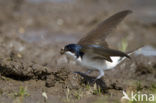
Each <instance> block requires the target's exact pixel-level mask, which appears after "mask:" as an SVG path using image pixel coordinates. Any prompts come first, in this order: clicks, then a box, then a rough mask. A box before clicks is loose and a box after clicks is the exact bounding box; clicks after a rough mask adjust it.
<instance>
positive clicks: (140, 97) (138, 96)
mask: <svg viewBox="0 0 156 103" xmlns="http://www.w3.org/2000/svg"><path fill="white" fill-rule="evenodd" d="M122 93H123V97H122V99H127V100H129V101H150V102H152V101H155V95H154V94H142V93H141V92H137V93H134V92H133V91H132V92H131V93H130V95H128V94H127V93H126V92H125V91H123V92H122Z"/></svg>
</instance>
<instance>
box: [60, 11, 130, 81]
mask: <svg viewBox="0 0 156 103" xmlns="http://www.w3.org/2000/svg"><path fill="white" fill-rule="evenodd" d="M131 12H132V11H130V10H124V11H121V12H118V13H116V14H114V15H112V16H111V17H109V18H108V19H106V20H104V21H102V22H101V23H99V24H98V25H97V26H96V27H95V28H93V29H92V30H91V31H90V32H88V33H87V35H86V36H84V37H83V38H82V39H80V40H79V41H78V43H73V44H68V45H65V46H64V48H63V49H61V51H60V53H61V54H65V55H66V56H67V57H68V58H70V59H71V60H74V61H75V62H76V63H77V64H80V65H81V66H84V67H87V68H88V71H87V72H86V74H89V73H91V72H92V71H95V70H98V71H99V75H98V76H97V77H96V79H95V81H96V80H97V79H100V78H101V77H103V76H104V70H107V69H112V68H114V67H115V66H117V65H118V64H120V63H121V62H122V61H123V60H124V59H125V58H130V57H129V55H128V54H126V53H124V52H122V51H119V50H114V49H111V48H109V46H108V44H107V42H106V40H105V39H106V37H107V35H109V34H110V33H111V32H112V31H113V30H114V29H115V28H116V27H117V25H118V24H119V23H120V22H121V21H122V20H123V19H124V18H125V17H126V16H127V15H128V14H130V13H131Z"/></svg>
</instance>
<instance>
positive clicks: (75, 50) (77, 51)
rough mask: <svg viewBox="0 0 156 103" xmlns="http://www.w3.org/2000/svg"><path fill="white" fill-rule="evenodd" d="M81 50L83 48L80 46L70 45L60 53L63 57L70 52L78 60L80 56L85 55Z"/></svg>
mask: <svg viewBox="0 0 156 103" xmlns="http://www.w3.org/2000/svg"><path fill="white" fill-rule="evenodd" d="M81 48H82V47H81V46H80V45H78V44H68V45H65V47H64V48H62V49H61V51H60V53H61V54H62V55H63V54H65V53H66V52H70V53H72V54H74V55H75V56H76V57H77V58H78V57H79V56H82V55H83V53H82V52H81Z"/></svg>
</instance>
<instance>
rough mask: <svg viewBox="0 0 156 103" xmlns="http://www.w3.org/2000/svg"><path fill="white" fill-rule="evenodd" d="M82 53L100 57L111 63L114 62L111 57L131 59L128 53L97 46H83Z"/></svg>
mask: <svg viewBox="0 0 156 103" xmlns="http://www.w3.org/2000/svg"><path fill="white" fill-rule="evenodd" d="M81 51H82V52H84V53H88V54H93V55H96V57H97V58H98V57H100V58H103V59H105V60H107V61H109V62H112V60H111V58H110V57H111V56H120V57H127V58H130V57H129V56H128V55H127V54H126V53H123V52H121V51H118V50H114V49H109V48H104V47H100V46H97V45H87V46H83V47H82V49H81Z"/></svg>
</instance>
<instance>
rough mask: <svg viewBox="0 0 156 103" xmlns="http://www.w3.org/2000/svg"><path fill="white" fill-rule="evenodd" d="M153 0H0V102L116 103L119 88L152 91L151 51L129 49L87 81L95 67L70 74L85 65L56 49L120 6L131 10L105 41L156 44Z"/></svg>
mask: <svg viewBox="0 0 156 103" xmlns="http://www.w3.org/2000/svg"><path fill="white" fill-rule="evenodd" d="M155 5H156V2H155V0H129V1H128V0H124V1H123V0H116V1H114V0H45V1H44V0H0V75H1V76H0V103H68V102H69V103H75V102H76V103H80V102H81V103H82V102H84V103H89V102H90V103H91V102H93V103H103V102H106V103H119V102H124V101H122V100H121V97H122V91H123V90H125V91H126V92H127V93H130V92H131V91H135V92H136V93H137V92H138V91H141V92H142V93H156V55H150V56H146V55H143V54H139V55H138V54H135V53H133V54H132V55H131V58H132V59H131V60H128V59H127V60H125V61H123V63H121V64H120V65H118V66H117V67H116V68H115V69H113V70H108V71H106V72H105V76H104V77H103V78H102V80H98V81H97V82H96V84H92V83H90V80H91V79H92V78H94V77H92V76H96V75H97V72H95V73H93V74H91V75H92V76H86V75H84V74H83V73H79V74H74V73H73V72H74V71H80V72H85V69H84V68H82V67H79V66H77V65H74V64H73V63H69V64H68V63H67V60H66V58H65V56H61V55H60V54H59V51H60V48H62V47H63V46H64V45H65V44H68V43H76V42H77V41H78V40H79V39H80V38H81V37H83V36H84V35H85V33H86V32H88V31H89V30H90V29H91V28H92V27H93V26H95V25H96V24H97V23H99V22H100V21H102V20H104V19H106V18H107V17H108V16H110V15H112V14H113V13H116V12H118V11H121V10H125V9H130V10H132V11H133V13H132V14H130V15H129V16H128V17H127V18H126V19H125V20H124V21H123V22H122V23H121V24H120V25H119V26H118V28H117V30H116V31H115V32H113V33H112V34H111V35H109V37H108V38H107V41H108V42H109V44H110V47H111V48H115V49H120V50H123V49H124V50H126V51H127V52H128V51H133V50H136V49H137V48H139V47H143V46H144V45H150V46H152V47H153V48H156V19H155V18H156V7H155ZM123 45H127V48H124V47H123ZM153 52H154V53H156V51H153ZM147 54H150V52H148V53H147ZM44 94H47V97H48V98H47V99H46V98H44V96H43V95H44Z"/></svg>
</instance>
